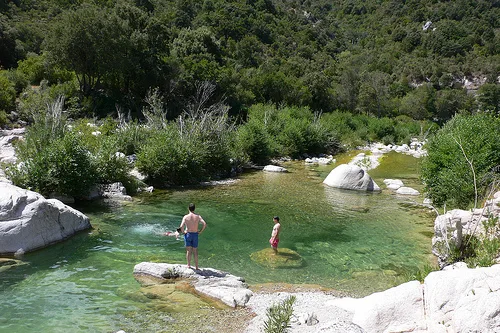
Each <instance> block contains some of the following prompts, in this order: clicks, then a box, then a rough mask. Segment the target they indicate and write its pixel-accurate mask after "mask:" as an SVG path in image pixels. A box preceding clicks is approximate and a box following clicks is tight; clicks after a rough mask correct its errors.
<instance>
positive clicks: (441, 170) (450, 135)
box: [421, 114, 500, 207]
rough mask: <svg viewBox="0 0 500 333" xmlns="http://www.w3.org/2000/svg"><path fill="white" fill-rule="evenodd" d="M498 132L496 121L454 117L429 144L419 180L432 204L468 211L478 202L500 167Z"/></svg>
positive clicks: (482, 116) (499, 125)
mask: <svg viewBox="0 0 500 333" xmlns="http://www.w3.org/2000/svg"><path fill="white" fill-rule="evenodd" d="M499 131H500V119H498V118H494V117H492V116H489V115H486V114H476V115H474V116H467V115H457V116H455V117H454V118H453V119H452V120H450V121H449V122H448V123H446V124H445V125H444V126H443V128H441V129H440V130H439V131H438V132H437V133H436V134H435V135H434V136H433V137H432V138H431V139H430V140H429V142H428V144H427V145H426V147H427V152H428V156H427V157H426V158H425V159H424V160H423V163H422V175H421V177H422V180H423V181H424V183H425V188H426V191H427V193H428V195H429V197H430V198H431V199H432V201H433V202H434V203H435V204H437V205H442V204H445V203H446V204H447V205H450V206H453V207H467V206H468V205H471V204H472V203H474V202H475V201H476V202H477V200H479V199H480V198H481V196H482V195H483V193H484V192H485V190H486V189H487V187H488V186H489V184H490V183H491V181H492V179H493V178H494V176H495V175H496V173H495V170H496V167H497V166H498V165H500V149H498V147H500V137H499V136H498V133H499ZM469 161H470V162H471V163H472V167H471V165H470V164H469ZM476 188H477V193H476Z"/></svg>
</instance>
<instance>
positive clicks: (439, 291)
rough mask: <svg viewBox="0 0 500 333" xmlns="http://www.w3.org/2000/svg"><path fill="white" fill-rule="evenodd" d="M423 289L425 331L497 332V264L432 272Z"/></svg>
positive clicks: (499, 322) (499, 320) (499, 312)
mask: <svg viewBox="0 0 500 333" xmlns="http://www.w3.org/2000/svg"><path fill="white" fill-rule="evenodd" d="M424 290H425V313H426V314H427V322H428V325H429V326H428V331H429V332H500V265H494V266H492V267H481V268H476V269H457V270H450V271H438V272H432V273H430V274H429V275H428V276H427V277H426V278H425V280H424Z"/></svg>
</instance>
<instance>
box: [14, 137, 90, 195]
mask: <svg viewBox="0 0 500 333" xmlns="http://www.w3.org/2000/svg"><path fill="white" fill-rule="evenodd" d="M31 132H33V129H31ZM29 135H31V134H29V132H28V133H27V136H29ZM29 141H31V140H29ZM26 142H28V140H27V141H26ZM18 149H20V150H21V151H20V152H21V154H20V155H22V156H23V158H22V159H21V161H22V163H21V164H20V166H19V167H16V166H12V167H9V168H8V169H7V175H8V176H9V178H10V179H11V180H12V181H13V182H14V184H16V185H17V186H20V187H23V188H28V189H32V190H34V191H37V192H39V193H41V194H43V195H45V196H48V195H50V194H51V193H59V194H66V195H71V196H73V197H75V198H81V197H84V196H85V195H87V194H88V193H89V192H90V189H91V188H92V186H93V185H94V184H95V183H96V180H97V174H96V172H95V168H94V167H93V165H92V164H93V162H92V158H91V156H90V154H89V152H88V151H87V150H86V149H85V147H84V146H83V145H82V144H81V141H80V140H79V138H78V137H77V136H76V135H74V134H72V133H67V134H65V135H64V136H63V137H61V138H57V139H53V140H52V141H51V142H45V144H44V146H43V149H40V150H38V151H35V150H34V149H30V147H27V146H26V145H25V144H20V145H19V146H18Z"/></svg>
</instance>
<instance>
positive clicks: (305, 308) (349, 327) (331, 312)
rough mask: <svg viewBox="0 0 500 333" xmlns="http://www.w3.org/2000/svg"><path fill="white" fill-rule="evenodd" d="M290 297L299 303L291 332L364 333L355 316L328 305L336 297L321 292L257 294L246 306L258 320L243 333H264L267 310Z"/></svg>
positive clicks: (250, 324) (294, 312)
mask: <svg viewBox="0 0 500 333" xmlns="http://www.w3.org/2000/svg"><path fill="white" fill-rule="evenodd" d="M290 295H295V297H296V301H295V303H294V305H293V316H292V318H291V327H290V329H289V332H297V333H299V332H300V333H309V332H338V333H362V332H364V330H363V329H361V328H360V327H359V326H357V325H354V324H352V322H351V320H352V315H353V314H352V313H350V312H347V311H345V310H343V309H341V308H338V307H336V306H333V305H331V304H329V301H331V300H334V299H336V298H337V296H334V295H331V294H328V293H325V292H318V291H316V292H314V291H306V292H284V291H280V292H275V293H267V292H264V293H255V294H254V295H253V296H252V298H250V301H249V302H248V303H247V307H248V308H249V309H251V310H252V311H253V312H254V313H255V314H256V317H255V318H253V319H252V320H251V321H250V322H249V325H248V326H247V328H246V330H245V331H244V332H245V333H261V332H263V327H264V321H265V320H266V319H267V315H266V311H267V309H268V308H269V307H270V306H272V305H273V304H277V303H280V302H282V301H283V300H285V299H286V298H287V297H288V296H290Z"/></svg>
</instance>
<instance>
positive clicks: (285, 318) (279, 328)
mask: <svg viewBox="0 0 500 333" xmlns="http://www.w3.org/2000/svg"><path fill="white" fill-rule="evenodd" d="M296 299H297V298H296V297H295V296H294V295H291V296H288V297H287V298H286V299H285V300H283V301H282V302H281V303H278V304H273V305H272V306H271V307H269V308H268V309H267V311H266V315H267V319H266V320H265V321H264V332H265V333H285V332H287V329H288V328H289V327H290V318H291V317H292V314H293V303H295V301H296Z"/></svg>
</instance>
